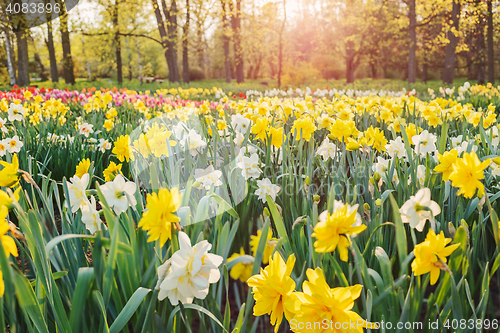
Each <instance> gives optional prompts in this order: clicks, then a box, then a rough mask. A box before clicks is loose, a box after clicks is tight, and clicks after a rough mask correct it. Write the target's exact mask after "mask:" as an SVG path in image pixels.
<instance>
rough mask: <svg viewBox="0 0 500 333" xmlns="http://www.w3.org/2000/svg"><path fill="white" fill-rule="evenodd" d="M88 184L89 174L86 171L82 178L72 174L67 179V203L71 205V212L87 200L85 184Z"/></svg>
mask: <svg viewBox="0 0 500 333" xmlns="http://www.w3.org/2000/svg"><path fill="white" fill-rule="evenodd" d="M88 185H89V174H88V173H86V174H84V175H83V176H82V178H80V177H78V176H73V177H71V178H70V179H69V183H68V192H69V193H68V194H69V204H70V206H71V212H72V213H76V212H77V211H78V209H80V208H81V207H83V206H85V205H86V204H87V202H88V199H87V194H86V193H85V191H86V190H87V186H88Z"/></svg>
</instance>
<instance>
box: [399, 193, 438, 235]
mask: <svg viewBox="0 0 500 333" xmlns="http://www.w3.org/2000/svg"><path fill="white" fill-rule="evenodd" d="M399 212H400V213H401V219H402V221H403V223H409V224H410V226H411V227H412V228H415V229H417V230H418V231H422V230H424V226H425V222H426V221H427V220H430V221H431V224H432V225H434V217H435V216H436V215H439V213H441V207H439V205H438V204H437V202H435V201H432V200H431V190H429V189H428V188H423V189H420V190H419V191H418V192H417V194H415V196H411V197H410V199H409V200H408V201H406V202H405V203H404V205H403V206H402V207H401V209H400V210H399Z"/></svg>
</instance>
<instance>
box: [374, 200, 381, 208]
mask: <svg viewBox="0 0 500 333" xmlns="http://www.w3.org/2000/svg"><path fill="white" fill-rule="evenodd" d="M375 205H377V206H379V207H380V206H381V205H382V200H381V199H377V200H375Z"/></svg>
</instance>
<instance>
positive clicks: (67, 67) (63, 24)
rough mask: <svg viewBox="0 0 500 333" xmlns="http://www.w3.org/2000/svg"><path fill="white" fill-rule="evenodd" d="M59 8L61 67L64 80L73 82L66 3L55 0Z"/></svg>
mask: <svg viewBox="0 0 500 333" xmlns="http://www.w3.org/2000/svg"><path fill="white" fill-rule="evenodd" d="M57 2H58V3H59V5H60V8H61V15H60V16H59V30H60V32H61V43H62V49H63V68H64V81H66V83H67V84H75V73H74V69H73V58H72V57H71V42H70V37H69V30H68V12H67V10H66V3H65V2H63V1H62V0H57Z"/></svg>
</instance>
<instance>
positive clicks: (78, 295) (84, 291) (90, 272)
mask: <svg viewBox="0 0 500 333" xmlns="http://www.w3.org/2000/svg"><path fill="white" fill-rule="evenodd" d="M94 280H95V274H94V268H93V267H81V268H80V269H79V270H78V278H77V280H76V287H75V291H74V293H73V298H72V301H71V304H73V305H76V304H78V305H79V306H73V307H72V309H71V313H70V317H69V323H70V325H71V330H72V331H73V332H74V333H76V332H79V331H80V329H81V325H80V324H81V320H82V318H83V316H84V312H83V311H82V310H83V305H84V304H85V301H86V300H87V298H88V297H89V295H90V291H91V290H92V285H93V283H94Z"/></svg>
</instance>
